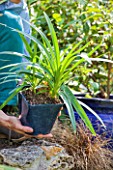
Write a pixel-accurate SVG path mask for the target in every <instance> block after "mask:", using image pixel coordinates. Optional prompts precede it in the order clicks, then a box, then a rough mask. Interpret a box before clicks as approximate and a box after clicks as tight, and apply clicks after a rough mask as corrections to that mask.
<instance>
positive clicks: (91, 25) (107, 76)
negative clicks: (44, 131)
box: [28, 0, 113, 97]
mask: <svg viewBox="0 0 113 170" xmlns="http://www.w3.org/2000/svg"><path fill="white" fill-rule="evenodd" d="M28 6H29V10H30V16H31V21H32V23H34V24H35V25H37V27H41V28H42V30H43V31H44V32H45V33H48V28H47V24H46V21H45V19H44V15H43V12H44V11H45V12H46V13H47V14H48V16H49V17H50V18H51V21H52V23H53V24H54V28H55V31H56V33H57V37H58V40H59V45H60V48H61V49H65V48H66V47H67V46H69V45H72V44H73V43H77V42H79V41H81V40H83V44H81V46H82V45H85V44H86V43H87V42H90V44H89V45H88V46H87V47H86V48H85V49H84V50H83V52H85V53H89V52H90V51H92V50H93V49H95V48H97V47H98V48H97V50H96V51H95V52H94V53H92V56H91V57H93V58H99V57H101V58H104V59H111V60H112V58H113V29H112V28H113V11H112V9H113V1H112V0H107V1H106V0H93V1H92V0H87V1H85V0H84V1H75V0H71V1H69V0H62V1H61V0H41V1H38V2H37V1H35V0H29V1H28ZM33 34H34V35H35V36H37V37H38V35H37V33H36V32H35V31H33ZM49 36H50V35H49V33H48V38H49ZM31 45H32V48H33V50H34V53H37V52H38V49H37V48H36V47H35V45H33V44H31ZM99 45H100V48H99ZM72 74H73V76H74V81H73V82H70V85H72V86H73V89H74V90H76V91H82V92H89V94H90V95H93V96H97V95H98V96H99V97H109V95H110V93H112V92H113V88H112V87H113V83H112V82H113V73H112V64H109V63H105V62H96V61H95V62H92V64H89V63H86V62H85V63H83V64H82V65H81V66H79V69H77V70H75V71H74V72H73V73H72Z"/></svg>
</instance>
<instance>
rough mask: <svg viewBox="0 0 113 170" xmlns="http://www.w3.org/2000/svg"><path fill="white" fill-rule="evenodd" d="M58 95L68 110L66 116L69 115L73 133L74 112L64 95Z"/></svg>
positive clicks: (74, 126)
mask: <svg viewBox="0 0 113 170" xmlns="http://www.w3.org/2000/svg"><path fill="white" fill-rule="evenodd" d="M59 94H60V97H61V98H62V100H63V101H64V104H65V105H66V108H67V110H68V114H69V117H70V120H71V123H72V127H73V130H74V132H76V121H75V116H74V110H73V107H72V104H71V102H70V100H69V99H68V97H67V95H66V93H64V92H62V91H60V92H59Z"/></svg>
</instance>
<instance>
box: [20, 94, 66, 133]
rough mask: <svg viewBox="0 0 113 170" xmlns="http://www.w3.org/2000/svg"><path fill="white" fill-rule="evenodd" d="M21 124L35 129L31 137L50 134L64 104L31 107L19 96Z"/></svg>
mask: <svg viewBox="0 0 113 170" xmlns="http://www.w3.org/2000/svg"><path fill="white" fill-rule="evenodd" d="M19 103H20V104H19V107H20V114H21V116H22V117H21V123H22V124H23V125H27V126H30V127H32V128H33V129H34V131H33V133H32V134H31V135H38V134H48V133H50V131H51V129H52V127H53V125H54V123H55V120H56V118H57V116H58V113H59V111H60V109H61V107H62V106H63V104H38V105H30V104H29V103H28V102H27V101H26V99H25V97H24V96H23V95H19Z"/></svg>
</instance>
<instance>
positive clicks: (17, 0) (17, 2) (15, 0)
mask: <svg viewBox="0 0 113 170" xmlns="http://www.w3.org/2000/svg"><path fill="white" fill-rule="evenodd" d="M10 1H11V2H13V3H15V4H19V3H20V1H21V0H10Z"/></svg>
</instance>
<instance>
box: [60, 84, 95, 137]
mask: <svg viewBox="0 0 113 170" xmlns="http://www.w3.org/2000/svg"><path fill="white" fill-rule="evenodd" d="M63 91H65V92H66V94H67V96H68V97H69V99H70V100H71V103H72V105H73V107H74V108H75V110H76V111H77V113H78V114H79V116H80V117H81V118H82V120H83V121H84V123H85V124H86V126H87V127H88V128H89V130H90V131H91V132H92V134H93V135H96V132H95V130H94V128H93V126H92V124H91V121H90V120H89V118H88V116H87V114H86V113H85V111H84V110H83V108H82V106H81V105H80V104H79V102H78V101H77V99H76V97H75V96H74V95H73V93H72V92H71V90H70V89H69V88H68V87H67V86H65V85H64V86H63Z"/></svg>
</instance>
